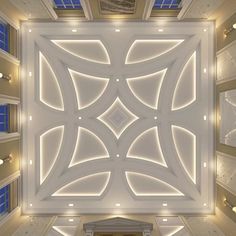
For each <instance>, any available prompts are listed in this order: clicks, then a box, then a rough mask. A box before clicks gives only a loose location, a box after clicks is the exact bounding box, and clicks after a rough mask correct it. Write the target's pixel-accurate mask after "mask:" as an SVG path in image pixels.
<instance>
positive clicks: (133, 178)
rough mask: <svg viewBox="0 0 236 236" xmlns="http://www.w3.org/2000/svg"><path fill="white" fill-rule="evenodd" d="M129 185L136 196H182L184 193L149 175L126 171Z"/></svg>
mask: <svg viewBox="0 0 236 236" xmlns="http://www.w3.org/2000/svg"><path fill="white" fill-rule="evenodd" d="M125 174H126V179H127V182H128V185H129V187H130V188H131V190H132V192H133V193H134V194H135V195H136V196H142V197H144V196H147V197H158V196H183V195H184V194H183V193H181V192H180V191H179V190H177V189H176V188H175V187H173V186H171V185H170V184H168V183H166V182H164V181H161V180H159V179H156V178H154V177H152V176H149V175H144V174H140V173H135V172H126V173H125Z"/></svg>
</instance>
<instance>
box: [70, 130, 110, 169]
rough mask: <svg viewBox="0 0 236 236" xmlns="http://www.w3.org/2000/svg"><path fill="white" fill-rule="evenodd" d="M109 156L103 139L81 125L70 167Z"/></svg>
mask: <svg viewBox="0 0 236 236" xmlns="http://www.w3.org/2000/svg"><path fill="white" fill-rule="evenodd" d="M108 157H109V153H108V151H107V149H106V146H105V145H104V143H103V142H102V141H101V139H100V138H98V136H96V135H95V134H94V133H92V132H91V131H89V130H88V129H85V128H82V127H79V128H78V135H77V141H76V145H75V150H74V153H73V156H72V160H71V162H70V165H69V167H72V166H74V165H78V164H81V163H83V162H86V161H92V160H96V159H102V158H108Z"/></svg>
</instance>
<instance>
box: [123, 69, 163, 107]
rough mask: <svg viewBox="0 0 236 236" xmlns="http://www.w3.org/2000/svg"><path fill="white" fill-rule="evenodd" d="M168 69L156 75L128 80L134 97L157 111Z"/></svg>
mask: <svg viewBox="0 0 236 236" xmlns="http://www.w3.org/2000/svg"><path fill="white" fill-rule="evenodd" d="M166 71H167V69H165V70H162V71H158V72H156V73H153V74H150V75H145V76H140V77H136V78H128V79H127V83H128V85H129V88H130V90H131V91H132V93H133V95H134V96H135V97H136V98H137V99H138V100H139V101H140V102H142V103H143V104H145V105H146V106H148V107H151V108H153V109H157V106H158V100H159V95H160V90H161V86H162V82H163V79H164V77H165V74H166Z"/></svg>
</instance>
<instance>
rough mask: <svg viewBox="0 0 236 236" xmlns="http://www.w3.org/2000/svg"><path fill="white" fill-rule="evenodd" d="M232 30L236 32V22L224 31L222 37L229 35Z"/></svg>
mask: <svg viewBox="0 0 236 236" xmlns="http://www.w3.org/2000/svg"><path fill="white" fill-rule="evenodd" d="M234 30H236V22H235V23H234V24H233V25H232V26H231V27H229V28H228V29H225V30H224V36H225V37H228V35H229V34H231V33H232V32H233V31H234Z"/></svg>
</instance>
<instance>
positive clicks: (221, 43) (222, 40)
mask: <svg viewBox="0 0 236 236" xmlns="http://www.w3.org/2000/svg"><path fill="white" fill-rule="evenodd" d="M234 23H236V13H234V14H233V15H232V16H231V17H230V18H228V19H227V20H226V21H225V22H224V23H223V24H222V25H220V26H219V27H218V28H217V29H216V37H217V51H219V50H221V49H222V48H224V47H225V46H227V45H228V44H230V43H231V42H233V41H234V40H236V30H233V31H232V32H231V33H230V34H228V36H227V37H225V35H224V31H225V29H226V30H227V29H229V28H230V27H232V25H233V24H234Z"/></svg>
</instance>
